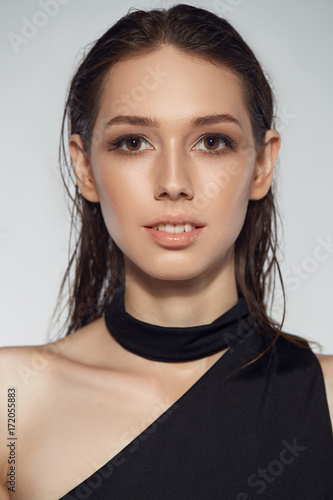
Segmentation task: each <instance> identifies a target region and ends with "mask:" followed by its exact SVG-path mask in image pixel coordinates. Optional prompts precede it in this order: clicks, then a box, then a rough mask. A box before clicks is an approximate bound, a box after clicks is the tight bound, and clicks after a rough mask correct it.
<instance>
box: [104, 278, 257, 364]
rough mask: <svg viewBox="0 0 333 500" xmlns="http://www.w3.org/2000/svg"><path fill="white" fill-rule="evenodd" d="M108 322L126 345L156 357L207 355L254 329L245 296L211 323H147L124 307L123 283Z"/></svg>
mask: <svg viewBox="0 0 333 500" xmlns="http://www.w3.org/2000/svg"><path fill="white" fill-rule="evenodd" d="M105 323H106V326H107V328H108V330H109V331H110V333H111V334H112V336H113V337H114V338H115V339H116V340H117V342H119V344H120V345H122V346H123V347H124V348H125V349H127V350H128V351H131V352H133V353H135V354H138V355H139V356H142V357H144V358H148V359H152V360H155V361H190V360H194V359H199V358H204V357H205V356H209V355H210V354H214V353H216V352H218V351H221V350H222V349H225V348H226V347H229V346H232V345H234V344H236V343H237V342H239V343H242V341H243V339H244V338H246V337H247V336H249V335H250V334H251V332H252V331H253V322H252V318H251V316H250V312H249V310H248V307H247V304H246V302H245V299H244V298H243V297H240V298H239V299H238V302H237V304H236V305H235V306H233V307H232V308H231V309H229V310H228V311H226V312H225V313H224V314H222V315H221V316H219V317H218V318H217V319H216V320H215V321H213V322H212V323H210V324H209V325H200V326H190V327H187V328H179V327H164V326H157V325H151V324H149V323H144V322H143V321H140V320H138V319H136V318H134V317H133V316H131V315H130V314H128V313H127V312H126V311H125V307H124V286H123V285H122V286H121V287H119V288H118V290H117V291H116V293H115V295H114V298H113V300H112V302H111V304H110V305H109V306H108V307H107V309H106V311H105Z"/></svg>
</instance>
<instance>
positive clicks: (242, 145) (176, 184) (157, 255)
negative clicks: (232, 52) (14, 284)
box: [0, 46, 333, 500]
mask: <svg viewBox="0 0 333 500" xmlns="http://www.w3.org/2000/svg"><path fill="white" fill-rule="evenodd" d="M156 65H160V69H161V71H162V72H164V73H166V75H165V76H164V77H163V78H162V77H161V78H160V80H161V81H159V82H158V85H156V86H155V87H154V88H150V90H149V92H147V94H146V97H145V99H142V100H141V101H138V100H136V101H135V100H134V101H133V99H132V100H131V101H130V102H126V103H125V104H126V109H125V111H126V114H131V115H136V116H145V117H149V118H151V119H155V120H157V121H158V122H159V123H160V125H159V127H152V126H149V127H147V126H142V125H140V126H138V125H132V124H119V123H118V124H117V125H112V126H109V127H105V125H106V123H107V122H108V121H109V120H110V119H111V118H114V117H115V116H117V115H119V114H124V107H125V104H124V102H123V100H122V97H123V96H124V95H125V96H131V95H132V91H133V89H134V88H135V87H139V86H142V85H143V82H144V81H146V82H147V80H144V79H145V77H146V76H147V68H156ZM149 82H150V83H151V80H149ZM193 82H195V85H193ZM150 87H153V85H150ZM138 95H139V94H138ZM115 103H116V104H115ZM216 113H218V114H221V113H224V114H229V115H231V116H233V117H234V118H236V119H237V120H238V121H239V125H237V124H235V123H232V122H226V121H225V122H224V123H218V124H214V125H204V126H203V125H201V126H199V127H192V126H190V120H191V118H196V117H199V116H207V115H209V114H216ZM213 133H215V134H216V133H219V134H223V135H228V136H231V137H232V138H233V139H234V140H236V141H237V148H236V149H234V150H232V149H230V148H226V147H224V146H223V144H222V143H220V142H218V147H220V148H222V149H224V150H223V152H222V153H221V154H216V153H210V152H209V151H208V150H207V147H206V146H205V144H207V143H205V142H204V141H202V140H201V138H202V137H203V136H204V135H205V134H210V135H212V134H213ZM124 134H140V135H142V136H144V137H145V138H146V139H147V142H144V143H143V144H144V145H141V148H142V152H140V153H135V152H131V153H130V154H123V153H121V152H119V151H109V150H108V146H107V141H114V140H116V139H117V138H119V137H120V136H122V135H124ZM94 138H95V139H94V141H93V143H92V148H91V151H90V153H89V154H87V152H86V151H85V150H84V148H83V145H82V141H81V139H80V137H79V136H78V135H73V136H72V137H71V140H70V152H71V155H72V160H73V164H74V168H75V174H76V177H77V182H78V185H79V187H80V189H81V192H82V194H83V196H85V197H86V198H87V199H88V200H90V201H94V202H96V201H99V202H100V203H101V207H102V212H103V216H104V218H105V222H106V225H107V227H108V230H109V231H110V234H111V236H112V238H114V240H115V241H116V243H117V245H118V246H119V247H120V248H121V250H122V251H123V253H124V259H125V271H126V291H125V308H126V310H127V311H128V312H129V313H130V314H131V315H133V316H134V317H137V318H138V319H141V320H143V321H147V322H150V323H155V324H158V325H164V326H172V325H177V326H184V327H186V326H192V325H199V324H205V323H209V322H211V321H213V320H214V319H215V318H216V317H217V316H219V315H220V314H222V313H223V312H224V311H226V310H227V309H229V308H230V307H232V306H233V305H234V304H235V303H236V302H237V293H236V283H235V275H234V243H235V240H236V238H237V236H238V234H239V232H240V230H241V227H242V225H243V222H244V217H245V214H246V207H247V203H248V201H249V200H250V199H260V198H262V197H263V196H265V194H266V193H267V191H268V189H269V187H270V184H271V181H272V176H273V170H274V163H275V160H276V156H277V154H278V150H279V145H280V138H279V135H278V133H277V132H276V131H273V130H270V131H268V132H267V133H266V137H265V144H264V147H263V148H262V149H261V150H258V149H257V148H256V147H255V145H254V141H253V135H252V130H251V125H250V120H249V117H248V114H247V110H246V107H245V105H244V103H243V98H242V92H241V88H240V86H239V84H238V82H237V80H236V79H235V77H234V75H233V74H232V73H231V72H230V71H229V70H227V69H226V68H218V67H216V66H213V65H211V64H210V63H208V62H207V61H203V60H200V59H196V58H193V57H190V56H189V55H185V54H182V53H180V52H179V51H177V50H175V49H173V48H172V47H168V46H166V47H162V48H161V49H159V50H158V51H155V52H153V53H151V54H148V55H145V56H139V57H136V58H132V59H130V60H127V61H123V62H121V63H120V64H119V65H117V67H115V68H113V69H112V70H111V71H110V74H109V75H108V78H107V86H106V88H105V91H104V94H103V96H102V100H101V106H100V109H99V113H98V117H97V120H96V125H95V131H94ZM214 145H216V144H215V143H214ZM204 146H205V147H204ZM122 147H124V144H122ZM221 179H224V182H222V181H221ZM225 179H227V180H225ZM208 183H210V185H211V186H215V190H214V191H212V192H213V194H212V192H211V193H210V194H207V192H204V186H207V184H208ZM216 186H217V187H218V189H216ZM200 197H201V198H200ZM198 200H201V204H200V203H199V201H198ZM198 207H199V208H198ZM176 213H186V214H187V215H188V216H189V219H191V217H199V218H200V219H201V220H202V221H203V222H204V224H205V227H204V230H203V231H202V232H201V234H200V237H199V238H198V239H197V240H196V241H195V242H194V243H192V244H191V245H190V246H188V247H185V248H181V249H174V248H172V249H170V248H165V247H162V246H161V245H159V244H157V243H156V242H155V241H154V240H152V239H151V237H150V236H149V234H147V231H146V230H145V228H144V226H145V225H147V224H149V223H150V222H151V220H152V217H153V218H156V217H159V216H163V215H165V214H176ZM152 214H153V215H152ZM217 297H218V299H217ZM225 352H226V350H223V351H220V352H218V353H216V354H214V355H212V356H208V357H206V358H203V359H200V360H195V361H190V362H183V363H176V364H174V363H163V362H157V361H151V360H147V359H145V358H141V357H140V356H136V355H135V354H132V353H130V352H129V351H126V350H125V349H123V348H122V347H121V346H120V345H119V344H117V342H116V341H115V340H114V339H113V337H112V335H110V333H109V332H108V330H107V329H106V326H105V322H104V318H100V319H98V320H96V321H94V322H92V323H91V324H89V325H87V326H86V327H84V328H82V329H80V330H78V331H76V332H74V333H73V334H71V335H70V336H69V337H66V338H65V339H62V340H59V341H57V342H54V343H51V344H47V345H43V346H36V347H28V346H23V347H7V348H3V349H1V350H0V384H1V386H2V387H1V395H2V394H6V393H7V388H8V387H12V386H14V387H16V388H17V394H18V404H17V411H18V429H19V448H18V450H19V458H20V470H19V479H18V481H17V493H16V494H12V496H10V495H9V493H8V491H7V488H6V485H5V483H6V473H7V471H8V463H7V456H8V451H7V449H6V446H5V444H4V443H6V437H7V420H6V412H5V411H1V412H0V413H1V414H0V430H1V433H2V434H1V435H3V436H5V437H4V438H3V439H1V444H0V477H1V486H0V498H1V499H2V498H3V499H8V498H16V500H17V499H20V500H28V499H29V500H31V498H34V500H42V499H43V500H45V498H48V499H50V500H52V498H54V499H57V498H59V497H60V496H62V495H64V494H65V493H67V492H68V491H70V490H71V489H72V488H74V487H75V486H76V485H78V484H79V483H80V482H82V481H83V480H84V479H86V478H87V477H88V476H90V475H91V474H92V473H93V472H94V471H96V470H97V469H99V468H100V467H101V466H102V465H104V464H105V463H106V462H107V461H108V460H110V459H111V458H112V457H113V456H115V455H116V454H117V453H118V452H120V451H121V450H122V449H123V448H124V447H125V446H126V445H127V444H129V443H130V442H131V441H132V440H133V439H134V438H135V437H136V436H138V435H139V434H140V432H142V431H143V430H144V429H145V428H146V427H148V426H149V425H150V424H151V423H152V422H154V421H155V420H156V419H157V418H158V417H159V416H160V415H161V414H162V413H163V412H164V411H165V410H166V409H168V408H169V407H170V406H171V405H172V404H173V403H174V402H175V401H177V400H178V399H179V398H180V397H181V396H182V395H183V394H184V393H185V392H187V390H189V389H190V388H191V387H192V386H193V384H194V383H195V382H196V381H197V380H198V379H199V378H201V376H202V375H203V374H204V373H206V372H207V370H208V369H209V368H210V367H211V366H212V365H213V364H214V363H216V362H217V360H218V359H219V358H220V357H221V356H223V355H224V353H225ZM332 358H333V357H332V356H318V359H319V361H320V363H321V366H322V369H323V373H324V377H325V384H326V391H327V398H328V403H329V406H330V409H331V412H332V413H333V403H332V394H333V384H332V380H333V360H332ZM45 402H47V404H45ZM87 402H88V404H87ZM6 407H7V406H6V401H1V408H6ZM97 409H98V411H97ZM99 429H103V432H97V431H98V430H99ZM82 436H84V439H82ZM105 443H108V445H107V446H106V445H105ZM55 471H57V473H56V474H55ZM59 478H61V480H59Z"/></svg>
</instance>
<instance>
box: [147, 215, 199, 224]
mask: <svg viewBox="0 0 333 500" xmlns="http://www.w3.org/2000/svg"><path fill="white" fill-rule="evenodd" d="M159 224H173V225H177V224H191V226H195V227H202V226H205V223H204V222H202V221H201V220H200V219H197V218H194V217H192V216H191V215H183V214H179V215H162V216H160V217H158V218H157V217H156V219H154V220H153V221H152V222H150V223H149V224H147V225H146V226H145V227H153V226H158V225H159Z"/></svg>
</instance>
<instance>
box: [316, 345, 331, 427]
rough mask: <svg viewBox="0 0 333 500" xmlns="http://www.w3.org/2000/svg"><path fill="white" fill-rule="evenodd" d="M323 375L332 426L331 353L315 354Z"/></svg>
mask: <svg viewBox="0 0 333 500" xmlns="http://www.w3.org/2000/svg"><path fill="white" fill-rule="evenodd" d="M316 357H317V359H318V361H319V363H320V365H321V369H322V372H323V376H324V381H325V388H326V396H327V402H328V407H329V410H330V415H331V421H332V426H333V355H329V354H316Z"/></svg>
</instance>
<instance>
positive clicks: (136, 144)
mask: <svg viewBox="0 0 333 500" xmlns="http://www.w3.org/2000/svg"><path fill="white" fill-rule="evenodd" d="M141 143H142V141H141V139H140V138H139V137H132V138H131V139H127V141H126V147H127V149H128V150H129V151H138V150H139V149H140V148H141Z"/></svg>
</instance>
